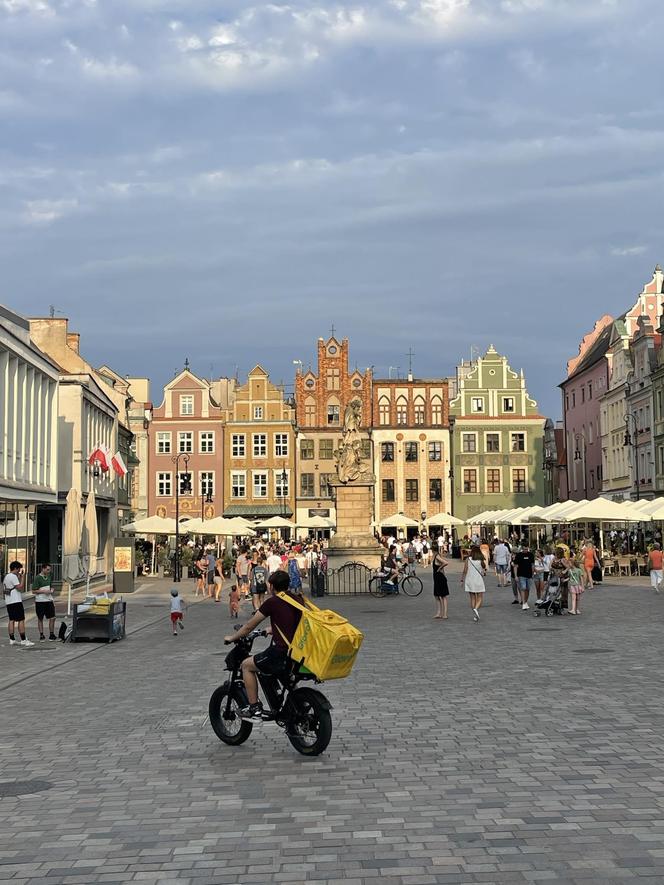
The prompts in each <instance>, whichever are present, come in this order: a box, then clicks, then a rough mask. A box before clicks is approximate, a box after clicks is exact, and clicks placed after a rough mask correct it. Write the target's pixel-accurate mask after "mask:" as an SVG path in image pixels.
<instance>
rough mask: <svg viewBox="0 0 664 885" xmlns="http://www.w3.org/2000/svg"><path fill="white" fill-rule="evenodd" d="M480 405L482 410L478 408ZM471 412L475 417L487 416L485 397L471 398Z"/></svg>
mask: <svg viewBox="0 0 664 885" xmlns="http://www.w3.org/2000/svg"><path fill="white" fill-rule="evenodd" d="M478 403H479V404H480V408H477V404H478ZM470 411H471V412H472V413H473V414H475V415H485V414H486V400H485V399H484V397H483V396H471V398H470Z"/></svg>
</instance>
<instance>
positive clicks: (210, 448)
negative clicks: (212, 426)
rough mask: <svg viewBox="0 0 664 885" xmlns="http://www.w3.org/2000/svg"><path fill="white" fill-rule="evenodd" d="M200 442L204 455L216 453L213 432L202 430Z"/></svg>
mask: <svg viewBox="0 0 664 885" xmlns="http://www.w3.org/2000/svg"><path fill="white" fill-rule="evenodd" d="M198 442H199V447H200V450H201V454H202V455H211V454H212V453H213V452H214V432H213V431H212V430H202V431H201V433H200V434H199V437H198Z"/></svg>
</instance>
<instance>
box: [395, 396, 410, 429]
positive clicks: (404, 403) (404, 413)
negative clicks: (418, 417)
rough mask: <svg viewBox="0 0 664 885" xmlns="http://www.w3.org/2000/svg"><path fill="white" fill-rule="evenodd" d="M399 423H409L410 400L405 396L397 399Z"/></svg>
mask: <svg viewBox="0 0 664 885" xmlns="http://www.w3.org/2000/svg"><path fill="white" fill-rule="evenodd" d="M397 424H408V400H407V399H406V397H405V396H400V397H399V399H398V400H397Z"/></svg>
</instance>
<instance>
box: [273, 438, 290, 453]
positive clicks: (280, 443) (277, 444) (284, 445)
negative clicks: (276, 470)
mask: <svg viewBox="0 0 664 885" xmlns="http://www.w3.org/2000/svg"><path fill="white" fill-rule="evenodd" d="M274 457H275V458H287V457H288V434H287V433H275V434H274Z"/></svg>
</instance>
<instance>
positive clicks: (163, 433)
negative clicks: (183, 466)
mask: <svg viewBox="0 0 664 885" xmlns="http://www.w3.org/2000/svg"><path fill="white" fill-rule="evenodd" d="M160 436H163V437H164V439H161V440H160V439H159V437H160ZM163 442H167V443H168V448H165V449H162V450H160V449H159V446H160V445H161V444H162V443H163ZM172 454H173V434H172V432H171V431H170V430H157V432H156V436H155V455H172Z"/></svg>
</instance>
